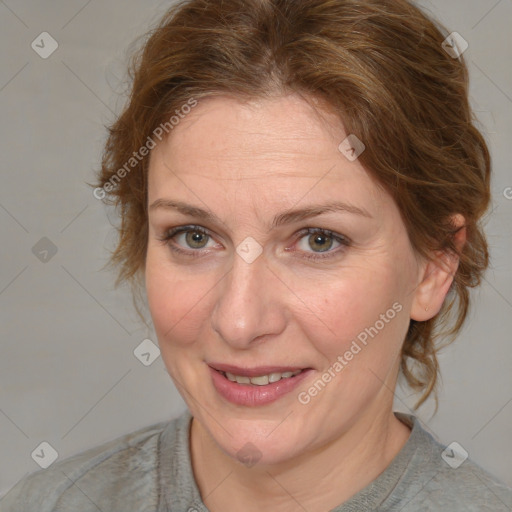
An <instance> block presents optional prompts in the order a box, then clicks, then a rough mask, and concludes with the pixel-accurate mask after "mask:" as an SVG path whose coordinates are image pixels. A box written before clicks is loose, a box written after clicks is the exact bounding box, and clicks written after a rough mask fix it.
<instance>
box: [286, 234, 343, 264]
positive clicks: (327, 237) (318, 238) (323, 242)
mask: <svg viewBox="0 0 512 512" xmlns="http://www.w3.org/2000/svg"><path fill="white" fill-rule="evenodd" d="M300 235H302V236H300ZM299 236H300V238H299V240H298V243H297V245H298V246H299V249H300V251H301V252H303V253H304V255H303V256H302V257H304V258H306V259H310V260H320V259H325V258H332V257H334V256H338V255H339V253H340V252H343V250H344V249H345V248H346V247H348V246H349V245H350V240H349V239H348V238H346V237H344V236H343V235H339V234H337V233H333V232H332V231H329V230H327V229H321V228H307V229H306V230H303V231H301V232H300V233H299ZM333 246H334V248H335V249H338V248H340V247H341V249H340V250H331V249H332V248H333ZM309 249H312V250H313V251H312V252H311V251H310V250H309ZM287 250H290V249H287ZM293 252H296V251H295V250H293ZM323 253H325V254H323Z"/></svg>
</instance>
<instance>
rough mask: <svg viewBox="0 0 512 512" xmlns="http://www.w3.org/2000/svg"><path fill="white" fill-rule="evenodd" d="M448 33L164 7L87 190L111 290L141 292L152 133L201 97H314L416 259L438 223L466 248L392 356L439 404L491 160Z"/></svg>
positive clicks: (399, 22) (257, 8) (249, 4)
mask: <svg viewBox="0 0 512 512" xmlns="http://www.w3.org/2000/svg"><path fill="white" fill-rule="evenodd" d="M448 34H449V32H448V31H447V30H446V29H445V28H444V27H443V26H442V25H441V24H440V23H439V22H437V21H434V20H433V19H432V17H431V16H429V15H426V14H425V13H423V12H422V11H421V10H420V9H419V8H418V7H415V6H414V5H412V4H411V3H410V2H408V1H406V0H222V1H221V0H185V1H181V2H179V3H178V4H176V5H174V6H173V7H172V8H171V9H170V10H169V11H168V12H167V13H166V14H165V16H164V17H163V18H162V20H161V21H160V23H159V24H158V25H157V26H156V28H154V29H153V30H152V31H151V32H150V33H149V34H147V36H146V37H145V39H144V42H143V44H142V46H141V48H140V49H139V50H138V51H137V52H136V53H135V54H134V55H133V58H132V61H131V64H130V79H131V81H130V84H131V92H130V95H129V100H128V102H127V104H126V106H125V108H124V110H123V111H122V113H121V114H120V116H119V117H118V118H117V120H116V121H115V122H114V123H113V124H112V125H111V126H110V127H109V134H108V139H107V142H106V144H105V149H104V153H103V159H102V168H101V171H99V172H98V176H97V183H96V184H95V186H97V187H101V189H102V192H101V194H102V197H101V198H103V196H105V197H104V199H105V201H107V202H109V204H115V205H116V206H117V207H118V209H119V213H120V217H121V223H120V225H119V228H118V229H119V240H118V244H117V247H116V249H115V250H114V252H113V253H112V255H111V263H112V264H113V265H115V266H117V268H118V269H119V272H118V279H117V284H119V283H120V282H122V281H128V282H130V283H131V284H132V286H133V290H134V291H135V290H139V293H140V288H141V284H142V279H141V277H142V276H143V272H144V264H145V256H146V248H147V237H148V225H147V224H148V222H147V193H146V191H147V174H148V164H149V158H140V160H136V161H135V160H133V161H131V167H127V166H126V163H127V161H129V160H130V158H132V156H133V155H134V152H138V151H140V148H141V147H143V146H144V145H145V144H147V141H148V137H153V138H154V131H155V129H157V127H158V126H159V125H161V124H162V123H168V125H167V126H169V117H170V116H171V115H172V114H173V113H175V112H176V113H179V112H180V109H182V108H183V105H185V104H187V103H188V102H190V100H191V99H194V100H196V101H199V100H200V98H202V97H206V96H214V95H226V94H228V95H231V96H232V97H238V98H241V99H252V98H265V97H268V96H269V95H275V94H276V93H277V94H290V93H296V94H301V95H303V96H304V97H305V98H316V99H321V100H322V102H323V103H324V104H325V105H328V107H329V108H330V109H331V110H332V111H333V112H335V113H336V114H337V115H339V119H340V121H341V122H342V123H343V126H344V127H345V129H346V132H347V133H351V134H355V135H356V136H357V137H358V138H359V139H361V140H362V141H363V142H364V144H365V145H366V151H365V152H364V153H363V154H362V155H361V156H360V157H359V160H360V161H361V163H362V164H363V165H364V166H365V168H366V169H367V170H368V171H369V172H370V173H371V174H372V175H373V176H374V177H375V178H376V179H377V180H378V182H380V183H381V184H382V185H383V186H384V187H385V189H386V190H387V191H388V192H389V193H390V194H391V195H392V197H393V198H394V200H395V201H396V204H397V205H398V207H399V209H400V212H401V215H402V218H403V221H404V223H405V226H406V228H407V231H408V234H409V238H410V240H411V243H412V245H413V247H414V249H415V251H416V252H417V253H418V254H419V255H421V256H424V257H427V258H428V257H429V255H430V254H431V253H432V251H437V250H444V251H453V252H455V253H457V249H456V247H455V245H454V237H453V235H454V232H455V228H454V226H453V225H452V224H451V223H450V217H451V216H452V215H453V214H457V213H460V214H462V215H463V216H464V218H465V227H466V234H467V241H466V243H465V245H464V247H463V249H462V250H461V251H460V252H458V255H459V258H460V263H459V267H458V269H457V272H456V274H455V276H454V281H453V283H452V287H451V289H450V291H449V293H448V296H447V298H446V300H445V302H444V305H443V308H442V309H441V311H440V312H439V314H438V315H436V316H435V317H434V318H432V319H431V320H428V321H425V322H418V321H414V320H411V322H410V326H409V329H408V332H407V335H406V339H405V341H404V344H403V349H402V359H401V371H402V374H403V376H404V377H405V379H406V381H407V383H408V384H409V385H410V387H411V388H412V389H414V390H416V391H422V392H423V394H422V396H421V398H420V400H419V401H418V402H417V404H416V406H415V408H418V407H419V406H420V405H421V404H422V403H423V402H424V401H425V400H426V398H427V397H428V396H429V395H430V394H431V393H432V392H434V396H435V399H436V405H437V393H436V383H437V379H438V373H439V371H438V370H439V365H438V361H437V357H436V353H437V351H438V350H439V348H440V345H439V344H438V343H437V342H438V340H440V339H441V338H443V339H445V340H446V341H447V343H449V342H451V341H453V339H454V337H455V336H456V334H457V333H458V332H459V331H460V329H461V327H462V325H463V323H464V321H465V319H466V317H467V314H468V311H469V305H470V294H469V291H470V290H469V288H471V287H474V286H477V285H478V284H479V283H480V281H481V277H482V274H483V272H484V270H485V269H486V267H487V266H488V260H489V255H488V247H487V243H486V239H485V235H484V233H483V231H482V228H481V219H482V216H483V214H484V213H485V211H486V210H487V208H488V205H489V201H490V184H489V181H490V155H489V151H488V148H487V145H486V142H485V140H484V138H483V137H482V135H481V133H480V132H479V131H478V129H477V128H476V127H475V125H474V121H475V118H474V116H473V112H472V109H471V107H470V104H469V100H468V72H467V67H466V64H465V62H464V58H463V56H460V57H459V58H452V56H450V55H449V54H448V53H447V52H446V51H445V50H444V48H443V41H444V40H445V38H446V37H447V36H448ZM123 166H124V169H125V172H120V169H122V168H123ZM121 175H122V176H121ZM120 177H122V179H120ZM98 190H99V188H98ZM104 192H105V193H104ZM96 195H98V194H96ZM443 346H444V345H443Z"/></svg>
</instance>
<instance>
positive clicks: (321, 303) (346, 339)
mask: <svg viewBox="0 0 512 512" xmlns="http://www.w3.org/2000/svg"><path fill="white" fill-rule="evenodd" d="M395 268H396V267H395ZM401 288H402V286H401V284H400V280H397V277H396V271H395V270H393V267H392V266H386V265H384V264H383V265H381V266H379V270H378V272H377V271H376V272H372V271H371V269H370V268H359V269H356V268H352V269H350V272H347V273H346V275H340V276H339V277H338V278H337V279H336V280H334V281H333V282H331V284H330V285H329V287H328V288H327V289H325V288H324V289H323V290H322V292H321V293H319V292H318V291H316V290H310V293H308V290H307V289H304V288H303V289H302V291H301V292H300V293H301V294H302V295H301V296H302V297H308V299H305V300H304V302H305V303H306V304H308V305H309V306H310V309H311V311H314V312H315V315H312V314H309V315H307V316H302V321H301V322H302V330H303V331H304V333H305V335H306V337H307V338H309V339H310V340H314V344H315V346H316V348H317V350H318V351H319V352H321V353H322V354H323V355H324V357H325V359H326V363H327V364H328V365H330V364H332V363H333V362H334V361H335V360H336V358H337V357H338V356H339V355H343V354H344V353H345V352H346V351H348V350H350V349H351V347H353V342H354V341H356V343H357V344H358V345H359V346H360V347H361V351H360V354H361V355H363V352H364V356H363V357H361V355H358V356H357V357H358V358H359V359H364V360H366V361H369V360H371V359H374V360H376V359H382V357H383V356H384V355H385V354H387V355H389V357H394V354H395V353H396V350H398V348H399V347H400V345H401V341H402V339H403V336H404V335H405V331H406V329H407V326H408V324H409V319H408V316H407V305H406V304H404V302H405V299H406V298H407V297H406V296H405V295H404V293H402V291H401ZM299 318H300V317H299ZM306 318H308V319H309V321H308V320H306ZM353 350H354V351H357V347H356V348H354V349H353ZM358 353H359V352H358ZM349 357H351V356H350V355H349Z"/></svg>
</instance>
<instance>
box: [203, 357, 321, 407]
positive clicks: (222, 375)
mask: <svg viewBox="0 0 512 512" xmlns="http://www.w3.org/2000/svg"><path fill="white" fill-rule="evenodd" d="M209 371H210V375H211V378H212V383H213V387H214V389H215V391H216V392H217V395H218V396H219V397H220V398H222V399H224V400H227V401H228V402H230V403H232V404H235V405H241V406H246V407H255V406H262V405H266V404H270V403H272V402H275V401H277V400H279V399H281V398H282V397H284V396H285V395H287V394H289V393H291V392H292V391H293V390H294V389H296V388H297V386H298V385H299V383H300V382H302V381H303V380H304V379H305V378H306V377H307V376H309V375H310V373H311V372H313V369H311V368H297V367H295V368H283V367H280V368H278V367H260V368H252V369H247V368H239V367H234V366H228V365H220V364H219V365H217V364H215V365H209Z"/></svg>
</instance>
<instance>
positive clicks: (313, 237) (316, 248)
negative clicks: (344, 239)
mask: <svg viewBox="0 0 512 512" xmlns="http://www.w3.org/2000/svg"><path fill="white" fill-rule="evenodd" d="M304 242H305V244H304ZM334 243H338V244H339V245H341V242H339V241H337V240H336V239H335V237H334V236H332V235H331V234H330V233H329V232H326V231H320V230H314V231H313V230H310V231H308V233H307V234H306V235H304V236H302V237H301V238H300V240H299V245H302V247H301V249H302V250H304V251H307V249H308V247H309V248H311V249H313V252H326V251H328V250H329V249H332V246H333V244H334Z"/></svg>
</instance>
